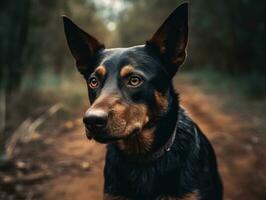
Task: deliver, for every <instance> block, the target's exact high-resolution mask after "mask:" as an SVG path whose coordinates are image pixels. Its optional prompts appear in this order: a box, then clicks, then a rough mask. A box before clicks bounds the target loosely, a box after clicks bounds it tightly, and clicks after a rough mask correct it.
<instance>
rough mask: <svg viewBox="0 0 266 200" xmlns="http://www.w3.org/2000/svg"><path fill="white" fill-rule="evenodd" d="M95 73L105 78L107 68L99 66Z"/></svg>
mask: <svg viewBox="0 0 266 200" xmlns="http://www.w3.org/2000/svg"><path fill="white" fill-rule="evenodd" d="M95 72H96V73H97V74H99V75H100V76H101V77H104V76H105V75H106V68H105V67H104V66H99V67H97V68H96V69H95Z"/></svg>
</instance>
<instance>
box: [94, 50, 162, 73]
mask: <svg viewBox="0 0 266 200" xmlns="http://www.w3.org/2000/svg"><path fill="white" fill-rule="evenodd" d="M159 65H160V63H159V61H158V60H156V59H155V58H154V57H153V56H152V55H151V54H150V53H149V52H148V50H147V49H145V47H144V46H135V47H130V48H115V49H107V50H104V51H103V52H102V54H101V56H100V59H99V61H98V64H97V67H96V70H98V68H99V67H100V68H102V67H104V68H105V70H106V72H108V73H110V74H113V73H121V72H122V68H125V69H127V70H126V71H134V70H139V71H142V72H143V73H145V74H152V73H155V72H156V71H158V69H160V66H159ZM125 69H123V70H124V71H125Z"/></svg>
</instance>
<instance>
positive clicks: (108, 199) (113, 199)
mask: <svg viewBox="0 0 266 200" xmlns="http://www.w3.org/2000/svg"><path fill="white" fill-rule="evenodd" d="M103 200H128V198H125V197H118V196H112V195H109V194H104V196H103Z"/></svg>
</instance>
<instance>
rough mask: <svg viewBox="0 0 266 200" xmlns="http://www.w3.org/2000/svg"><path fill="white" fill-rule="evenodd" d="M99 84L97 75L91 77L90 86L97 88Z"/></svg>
mask: <svg viewBox="0 0 266 200" xmlns="http://www.w3.org/2000/svg"><path fill="white" fill-rule="evenodd" d="M98 85H99V83H98V80H97V79H96V78H95V77H92V78H90V80H89V86H90V88H97V87H98Z"/></svg>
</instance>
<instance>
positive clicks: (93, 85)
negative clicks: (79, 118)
mask: <svg viewBox="0 0 266 200" xmlns="http://www.w3.org/2000/svg"><path fill="white" fill-rule="evenodd" d="M64 27H65V34H66V38H67V42H68V45H69V48H70V50H71V53H72V55H73V56H74V58H75V60H76V65H77V68H78V70H79V71H80V73H81V74H82V75H83V76H84V77H85V79H86V82H87V85H88V93H89V99H90V103H91V106H90V108H89V109H88V110H87V111H86V113H85V116H84V119H83V121H84V124H85V127H86V132H87V136H88V137H89V138H94V139H95V140H96V141H99V142H103V143H106V142H111V141H116V140H119V139H123V138H127V137H129V136H132V135H135V134H139V133H140V132H142V133H144V132H145V131H147V130H152V129H153V128H154V127H155V125H156V122H157V121H158V120H159V119H160V118H161V117H162V116H164V115H165V113H167V111H168V106H169V101H170V99H169V98H168V96H169V95H168V92H169V88H170V86H171V79H172V77H173V76H174V74H175V73H176V72H177V70H178V67H179V66H180V65H181V64H182V63H183V61H184V59H185V57H186V44H187V36H188V5H187V4H186V3H185V4H182V5H181V6H179V7H178V8H177V9H176V10H175V11H174V12H173V13H172V14H171V15H170V16H169V17H168V18H167V19H166V21H165V22H164V23H163V24H162V25H161V27H160V28H159V29H158V30H157V32H156V33H155V34H154V35H153V37H152V38H151V39H150V40H148V41H147V42H146V44H145V45H140V46H134V47H130V48H114V49H106V48H105V47H104V45H103V44H101V43H100V42H99V41H98V40H97V39H95V38H94V37H92V36H91V35H89V34H88V33H86V32H85V31H83V30H81V29H80V28H79V27H77V26H76V25H75V24H74V23H73V22H72V21H71V20H70V19H68V18H67V17H64ZM140 31H141V30H140Z"/></svg>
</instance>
